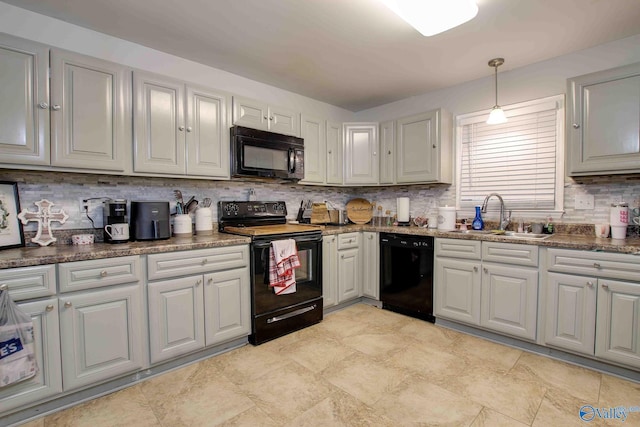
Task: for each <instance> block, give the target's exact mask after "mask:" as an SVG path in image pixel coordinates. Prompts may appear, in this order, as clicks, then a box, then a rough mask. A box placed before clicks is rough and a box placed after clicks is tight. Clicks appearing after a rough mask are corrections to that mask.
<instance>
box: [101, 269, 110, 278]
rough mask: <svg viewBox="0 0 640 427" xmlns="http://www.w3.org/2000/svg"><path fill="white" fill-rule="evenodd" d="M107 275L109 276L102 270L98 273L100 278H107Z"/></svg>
mask: <svg viewBox="0 0 640 427" xmlns="http://www.w3.org/2000/svg"><path fill="white" fill-rule="evenodd" d="M107 274H109V273H108V272H107V270H102V271H101V272H100V277H107Z"/></svg>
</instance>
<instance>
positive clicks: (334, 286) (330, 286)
mask: <svg viewBox="0 0 640 427" xmlns="http://www.w3.org/2000/svg"><path fill="white" fill-rule="evenodd" d="M322 301H323V306H324V308H327V307H332V306H334V305H336V304H337V303H338V239H337V238H336V236H325V237H323V238H322Z"/></svg>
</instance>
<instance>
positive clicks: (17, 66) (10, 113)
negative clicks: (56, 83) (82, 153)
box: [0, 34, 50, 165]
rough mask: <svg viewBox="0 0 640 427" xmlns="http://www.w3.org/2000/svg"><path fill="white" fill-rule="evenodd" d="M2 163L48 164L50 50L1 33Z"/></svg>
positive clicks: (0, 141)
mask: <svg viewBox="0 0 640 427" xmlns="http://www.w3.org/2000/svg"><path fill="white" fill-rule="evenodd" d="M0 69H1V70H2V72H0V88H2V96H0V111H1V112H2V114H0V163H15V164H23V165H48V164H49V160H50V154H49V77H48V75H49V49H48V48H47V47H46V46H43V45H39V44H37V43H33V42H29V41H27V40H22V39H18V38H15V37H11V36H8V35H5V34H0Z"/></svg>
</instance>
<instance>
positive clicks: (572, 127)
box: [566, 63, 640, 175]
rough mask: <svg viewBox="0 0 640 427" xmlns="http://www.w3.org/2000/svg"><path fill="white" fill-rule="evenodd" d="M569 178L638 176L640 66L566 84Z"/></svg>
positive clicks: (570, 81) (582, 77)
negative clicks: (609, 175)
mask: <svg viewBox="0 0 640 427" xmlns="http://www.w3.org/2000/svg"><path fill="white" fill-rule="evenodd" d="M567 92H568V94H569V97H570V98H569V99H570V100H571V105H570V108H569V111H568V117H567V155H566V158H567V172H568V174H569V175H602V174H609V173H613V174H616V173H637V172H640V63H638V64H633V65H628V66H624V67H619V68H614V69H611V70H607V71H602V72H597V73H592V74H587V75H584V76H580V77H575V78H573V79H569V80H568V84H567Z"/></svg>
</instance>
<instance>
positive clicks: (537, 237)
mask: <svg viewBox="0 0 640 427" xmlns="http://www.w3.org/2000/svg"><path fill="white" fill-rule="evenodd" d="M503 236H504V237H510V238H512V239H533V240H544V239H547V238H549V237H551V236H552V234H537V233H516V232H515V231H505V233H504V234H503Z"/></svg>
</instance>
